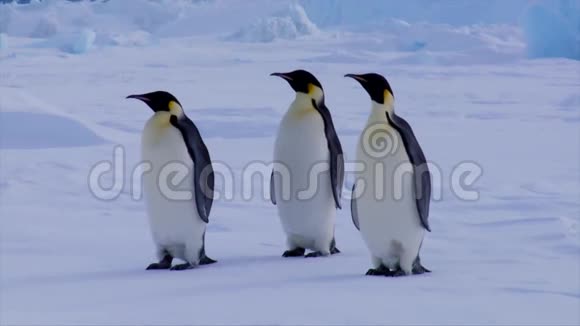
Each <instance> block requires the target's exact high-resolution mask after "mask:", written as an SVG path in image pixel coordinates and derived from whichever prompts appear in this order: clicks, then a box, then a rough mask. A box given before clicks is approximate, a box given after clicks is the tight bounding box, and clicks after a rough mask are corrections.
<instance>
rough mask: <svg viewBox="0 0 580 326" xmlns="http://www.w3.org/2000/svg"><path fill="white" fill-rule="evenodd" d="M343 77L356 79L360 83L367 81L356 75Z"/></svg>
mask: <svg viewBox="0 0 580 326" xmlns="http://www.w3.org/2000/svg"><path fill="white" fill-rule="evenodd" d="M344 77H350V78H353V79H356V80H357V81H358V82H360V83H364V82H366V81H367V80H366V79H364V78H362V77H361V76H359V75H356V74H346V75H344Z"/></svg>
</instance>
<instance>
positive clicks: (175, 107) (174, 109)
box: [168, 101, 183, 117]
mask: <svg viewBox="0 0 580 326" xmlns="http://www.w3.org/2000/svg"><path fill="white" fill-rule="evenodd" d="M168 107H169V113H171V115H175V116H178V117H179V116H181V115H182V114H183V108H182V107H181V105H179V103H177V102H175V101H171V102H169V104H168Z"/></svg>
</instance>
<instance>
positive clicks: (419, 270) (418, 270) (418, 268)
mask: <svg viewBox="0 0 580 326" xmlns="http://www.w3.org/2000/svg"><path fill="white" fill-rule="evenodd" d="M424 273H431V271H430V270H429V269H427V268H426V267H425V266H423V265H421V258H419V256H417V259H415V261H414V262H413V275H419V274H424Z"/></svg>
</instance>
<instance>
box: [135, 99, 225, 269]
mask: <svg viewBox="0 0 580 326" xmlns="http://www.w3.org/2000/svg"><path fill="white" fill-rule="evenodd" d="M127 98H134V99H138V100H141V101H143V102H145V104H147V105H148V106H149V107H150V108H151V109H152V110H153V112H154V113H153V116H152V117H151V118H150V119H149V120H148V121H147V123H146V124H145V128H144V130H143V134H142V135H141V156H142V160H143V162H148V163H149V164H151V169H150V171H149V172H147V173H145V174H144V175H143V195H144V199H145V204H146V210H147V214H148V217H149V226H150V229H151V234H152V237H153V241H154V243H155V246H156V254H157V258H158V259H159V262H156V263H153V264H150V265H149V266H148V267H147V269H148V270H151V269H171V270H185V269H191V268H194V267H196V266H198V265H206V264H211V263H215V262H216V261H215V260H213V259H211V258H209V257H208V256H206V254H205V230H206V226H207V223H208V222H209V215H210V211H211V207H212V203H213V191H214V173H213V169H212V165H211V159H210V156H209V152H208V149H207V147H206V146H205V143H204V142H203V139H202V138H201V135H200V133H199V130H198V129H197V127H196V126H195V124H194V123H193V122H192V121H191V120H190V119H189V118H188V117H187V116H186V115H185V112H184V111H183V108H182V106H181V103H179V101H178V100H177V99H176V98H175V96H173V95H171V94H170V93H168V92H164V91H156V92H151V93H147V94H140V95H130V96H127ZM180 172H186V173H181V175H182V176H183V179H182V180H181V183H179V184H178V185H174V183H175V181H174V179H173V178H172V176H177V175H179V174H180ZM178 181H179V180H178ZM172 187H173V188H172ZM174 258H179V259H181V260H183V261H184V262H185V263H183V264H178V265H175V266H173V267H171V263H172V261H173V259H174Z"/></svg>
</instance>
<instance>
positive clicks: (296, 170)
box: [274, 112, 336, 252]
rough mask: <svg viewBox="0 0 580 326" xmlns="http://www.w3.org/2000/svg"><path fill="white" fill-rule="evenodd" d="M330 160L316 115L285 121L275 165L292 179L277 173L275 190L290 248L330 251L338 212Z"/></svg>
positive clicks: (311, 114)
mask: <svg viewBox="0 0 580 326" xmlns="http://www.w3.org/2000/svg"><path fill="white" fill-rule="evenodd" d="M329 158H330V152H329V150H328V143H327V140H326V137H325V135H324V122H323V120H322V117H321V116H320V115H319V114H318V113H317V112H312V113H308V114H307V115H306V116H304V117H301V118H296V117H293V116H291V115H287V116H286V117H284V119H283V120H282V123H281V125H280V129H279V130H278V137H277V139H276V144H275V150H274V161H275V162H278V163H281V164H282V165H284V166H285V167H286V168H287V169H288V171H289V178H283V177H281V176H280V175H278V174H277V173H275V174H274V189H275V193H276V202H277V203H276V206H277V207H278V215H279V216H280V221H281V223H282V228H283V229H284V232H285V233H286V235H287V237H288V242H289V246H290V247H292V246H299V247H302V248H307V249H311V250H316V251H323V252H327V251H328V250H329V248H330V242H331V241H332V238H333V236H334V220H335V214H336V208H335V203H334V198H333V194H332V186H331V182H330V170H329V166H328V162H329ZM316 176H318V178H316ZM284 179H287V180H284ZM288 182H289V184H288ZM285 188H287V189H285ZM288 190H290V191H289V192H288ZM286 195H289V196H286Z"/></svg>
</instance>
